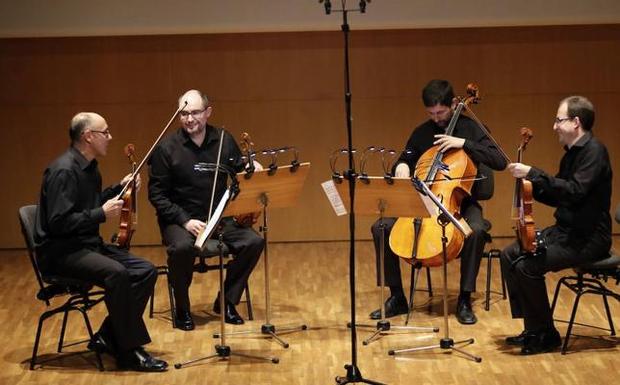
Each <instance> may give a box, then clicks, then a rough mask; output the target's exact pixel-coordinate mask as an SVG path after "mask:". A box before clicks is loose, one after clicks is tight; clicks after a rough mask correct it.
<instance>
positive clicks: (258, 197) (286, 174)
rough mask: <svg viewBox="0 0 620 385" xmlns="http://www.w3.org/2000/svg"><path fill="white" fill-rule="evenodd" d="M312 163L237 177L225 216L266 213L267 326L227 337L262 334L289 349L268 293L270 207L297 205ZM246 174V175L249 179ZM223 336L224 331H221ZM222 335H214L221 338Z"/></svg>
mask: <svg viewBox="0 0 620 385" xmlns="http://www.w3.org/2000/svg"><path fill="white" fill-rule="evenodd" d="M309 170H310V163H301V164H297V165H294V166H293V165H287V166H281V167H278V168H277V169H275V170H268V169H267V170H261V171H254V172H253V173H251V174H245V173H241V174H238V177H237V178H238V180H239V190H240V193H239V195H238V196H237V198H236V199H235V200H234V201H232V202H230V205H228V207H226V210H225V212H224V213H225V215H226V216H231V215H239V214H244V213H250V212H256V211H261V210H262V212H263V225H262V226H261V228H260V230H261V232H262V233H263V238H264V240H265V249H264V264H265V323H264V324H263V325H262V326H261V329H260V331H252V330H246V331H239V332H230V333H226V334H227V335H240V334H257V333H261V334H264V335H266V336H268V337H272V338H273V339H275V340H276V341H277V342H278V343H279V344H280V345H282V347H284V348H288V347H289V344H288V343H287V342H285V341H283V340H282V339H281V338H280V337H278V335H277V333H276V327H275V325H273V324H272V323H271V322H270V315H271V297H270V291H269V247H268V245H269V243H268V226H267V206H268V205H269V207H271V208H285V207H292V206H294V205H295V204H296V203H297V198H298V197H299V195H300V194H301V189H302V187H303V185H304V181H305V180H306V177H307V176H308V171H309ZM246 175H247V176H246ZM307 328H308V326H306V325H305V324H302V325H300V326H291V327H286V328H283V329H280V331H282V332H287V333H291V332H294V331H301V330H306V329H307ZM222 333H223V331H222ZM220 334H221V333H215V334H213V337H214V338H218V337H219V336H220Z"/></svg>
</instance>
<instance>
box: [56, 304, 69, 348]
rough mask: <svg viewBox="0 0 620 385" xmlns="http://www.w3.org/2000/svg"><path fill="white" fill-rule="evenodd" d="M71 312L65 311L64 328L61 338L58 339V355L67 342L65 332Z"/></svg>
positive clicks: (61, 331)
mask: <svg viewBox="0 0 620 385" xmlns="http://www.w3.org/2000/svg"><path fill="white" fill-rule="evenodd" d="M69 310H70V309H65V311H64V315H63V317H62V326H61V328H60V338H58V349H57V351H58V353H61V352H62V347H63V344H64V342H65V331H66V330H67V320H68V318H69Z"/></svg>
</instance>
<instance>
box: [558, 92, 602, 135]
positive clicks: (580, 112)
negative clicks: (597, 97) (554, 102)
mask: <svg viewBox="0 0 620 385" xmlns="http://www.w3.org/2000/svg"><path fill="white" fill-rule="evenodd" d="M563 103H566V113H567V114H568V117H569V118H571V119H572V118H579V122H580V123H581V127H582V128H583V129H584V130H586V131H590V130H592V126H594V105H593V104H592V102H591V101H589V100H588V99H587V98H586V97H584V96H579V95H574V96H569V97H567V98H565V99H564V100H562V102H560V105H562V104H563Z"/></svg>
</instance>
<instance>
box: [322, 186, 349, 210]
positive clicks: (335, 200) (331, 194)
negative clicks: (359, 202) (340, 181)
mask: <svg viewBox="0 0 620 385" xmlns="http://www.w3.org/2000/svg"><path fill="white" fill-rule="evenodd" d="M321 187H323V191H325V195H326V196H327V199H329V203H330V204H331V205H332V208H333V209H334V212H335V213H336V215H337V216H339V217H340V216H342V215H346V214H347V208H346V207H344V203H343V202H342V198H341V197H340V194H338V190H337V189H336V184H335V183H334V181H333V180H331V179H330V180H328V181H325V182H323V183H321Z"/></svg>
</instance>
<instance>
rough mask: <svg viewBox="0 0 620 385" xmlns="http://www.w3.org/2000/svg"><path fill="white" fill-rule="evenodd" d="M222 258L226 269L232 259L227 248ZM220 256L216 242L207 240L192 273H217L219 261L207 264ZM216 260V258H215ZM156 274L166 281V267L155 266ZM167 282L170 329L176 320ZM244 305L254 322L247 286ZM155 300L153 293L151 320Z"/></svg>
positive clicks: (170, 287) (171, 292)
mask: <svg viewBox="0 0 620 385" xmlns="http://www.w3.org/2000/svg"><path fill="white" fill-rule="evenodd" d="M222 251H223V254H224V258H228V259H229V260H228V261H226V262H225V263H224V269H227V268H228V264H229V263H230V258H232V254H231V253H230V250H228V247H226V245H224V247H223V249H222ZM219 255H220V251H219V249H218V241H216V240H214V239H208V240H207V245H206V247H205V248H204V249H203V250H202V251H201V252H199V253H198V254H197V255H196V257H197V258H198V262H197V263H196V264H194V271H195V272H197V273H206V272H209V271H214V270H215V271H217V270H219V268H220V265H219V261H217V262H216V263H212V264H209V263H207V260H208V259H212V258H213V257H218V256H219ZM215 259H216V260H217V258H215ZM157 273H158V274H160V275H165V276H166V279H167V278H168V266H166V265H163V266H157ZM167 282H168V296H169V299H170V317H171V318H172V327H173V328H176V324H175V319H176V305H175V303H174V289H173V288H172V285H170V281H167ZM244 292H245V301H244V302H245V303H246V307H247V311H248V319H249V320H250V321H252V320H254V313H253V310H252V300H251V298H250V288H249V285H246V286H245V291H244ZM154 300H155V292H154V291H153V294H152V295H151V303H150V310H149V317H150V318H153V312H154V310H153V308H154V305H153V301H154Z"/></svg>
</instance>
